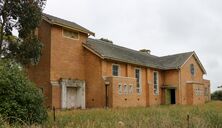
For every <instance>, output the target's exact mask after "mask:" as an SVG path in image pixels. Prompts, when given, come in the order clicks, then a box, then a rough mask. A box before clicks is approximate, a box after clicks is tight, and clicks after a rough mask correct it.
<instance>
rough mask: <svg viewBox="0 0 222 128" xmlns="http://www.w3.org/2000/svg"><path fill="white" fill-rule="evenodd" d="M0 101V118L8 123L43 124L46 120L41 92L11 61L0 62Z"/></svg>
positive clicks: (19, 67) (17, 65)
mask: <svg viewBox="0 0 222 128" xmlns="http://www.w3.org/2000/svg"><path fill="white" fill-rule="evenodd" d="M0 101H1V103H0V116H2V117H3V118H4V119H6V120H7V121H8V122H9V123H15V122H20V123H22V122H25V123H27V124H33V123H43V122H44V121H45V120H46V119H47V111H46V108H45V107H44V105H43V102H44V98H43V94H42V92H40V91H39V90H38V89H37V87H36V86H35V85H34V83H32V82H31V81H30V80H29V79H28V78H27V76H26V74H25V72H24V70H23V69H22V68H21V66H20V65H19V64H17V63H15V62H14V61H12V60H7V59H4V60H1V61H0ZM21 121H22V122H21Z"/></svg>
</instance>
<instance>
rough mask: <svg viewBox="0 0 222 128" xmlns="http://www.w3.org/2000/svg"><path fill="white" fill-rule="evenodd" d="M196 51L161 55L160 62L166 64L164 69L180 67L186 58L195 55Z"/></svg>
mask: <svg viewBox="0 0 222 128" xmlns="http://www.w3.org/2000/svg"><path fill="white" fill-rule="evenodd" d="M193 53H194V52H186V53H179V54H174V55H168V56H162V57H159V58H158V59H159V63H161V64H162V65H163V66H164V69H175V68H176V69H178V68H180V67H181V66H182V65H183V64H184V63H185V62H186V60H187V59H188V58H189V57H190V56H192V55H193Z"/></svg>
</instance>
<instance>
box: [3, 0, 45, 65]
mask: <svg viewBox="0 0 222 128" xmlns="http://www.w3.org/2000/svg"><path fill="white" fill-rule="evenodd" d="M45 3H46V0H0V55H1V58H12V59H15V60H16V61H17V62H20V63H22V64H29V63H33V64H36V63H37V62H38V61H39V58H40V56H41V48H42V43H41V42H40V41H39V40H38V39H37V37H36V36H35V33H34V32H35V29H36V27H38V25H39V24H40V22H41V17H42V10H43V8H44V5H45ZM13 30H17V31H18V38H17V37H16V38H12V37H13V33H12V32H13Z"/></svg>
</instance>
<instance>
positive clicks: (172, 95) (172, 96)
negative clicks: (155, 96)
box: [165, 89, 176, 104]
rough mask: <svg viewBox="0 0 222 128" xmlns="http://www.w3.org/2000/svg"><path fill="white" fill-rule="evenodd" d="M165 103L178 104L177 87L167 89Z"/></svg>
mask: <svg viewBox="0 0 222 128" xmlns="http://www.w3.org/2000/svg"><path fill="white" fill-rule="evenodd" d="M165 104H176V89H166V90H165Z"/></svg>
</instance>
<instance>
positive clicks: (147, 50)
mask: <svg viewBox="0 0 222 128" xmlns="http://www.w3.org/2000/svg"><path fill="white" fill-rule="evenodd" d="M139 51H140V52H142V53H146V54H150V53H151V51H150V50H149V49H141V50H139Z"/></svg>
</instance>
